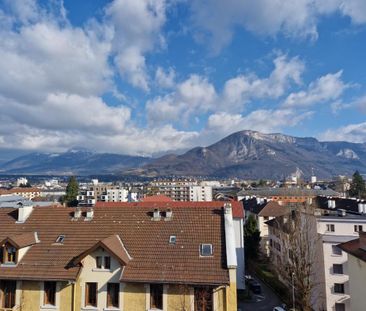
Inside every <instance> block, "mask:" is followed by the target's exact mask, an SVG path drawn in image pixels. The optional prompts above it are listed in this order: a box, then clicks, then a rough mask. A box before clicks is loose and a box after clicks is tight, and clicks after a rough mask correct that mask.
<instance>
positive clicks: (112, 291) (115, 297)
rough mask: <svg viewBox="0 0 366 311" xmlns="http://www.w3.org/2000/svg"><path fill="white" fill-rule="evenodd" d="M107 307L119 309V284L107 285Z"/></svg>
mask: <svg viewBox="0 0 366 311" xmlns="http://www.w3.org/2000/svg"><path fill="white" fill-rule="evenodd" d="M107 307H108V308H109V307H114V308H119V283H108V284H107Z"/></svg>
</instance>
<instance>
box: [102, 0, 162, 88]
mask: <svg viewBox="0 0 366 311" xmlns="http://www.w3.org/2000/svg"><path fill="white" fill-rule="evenodd" d="M106 15H107V19H108V20H109V21H110V22H111V25H112V27H113V28H114V32H115V33H114V37H113V49H114V51H115V53H116V56H115V63H116V65H117V67H118V69H119V72H120V74H121V76H122V77H126V78H127V80H128V81H129V82H130V83H131V84H132V85H133V86H136V87H139V88H141V89H143V90H145V91H147V90H148V89H149V77H148V74H147V68H146V58H145V53H147V52H150V51H151V50H152V49H153V48H154V47H156V46H161V45H162V44H163V42H164V38H163V37H162V35H161V28H162V27H163V25H164V23H165V21H166V1H165V0H140V1H136V0H114V1H113V2H112V3H111V4H110V5H109V6H108V7H107V8H106Z"/></svg>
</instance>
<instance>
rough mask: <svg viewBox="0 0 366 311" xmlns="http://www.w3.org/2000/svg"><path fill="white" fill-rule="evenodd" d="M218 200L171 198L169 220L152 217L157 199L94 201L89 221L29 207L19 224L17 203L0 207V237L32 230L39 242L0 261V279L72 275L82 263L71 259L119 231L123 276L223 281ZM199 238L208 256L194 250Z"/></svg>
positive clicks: (67, 212) (168, 280)
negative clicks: (15, 259) (9, 261)
mask: <svg viewBox="0 0 366 311" xmlns="http://www.w3.org/2000/svg"><path fill="white" fill-rule="evenodd" d="M218 203H220V202H218ZM218 203H215V204H212V203H210V204H205V203H204V202H202V204H197V203H196V204H188V206H187V205H184V202H182V203H179V204H177V205H176V204H171V206H169V208H170V209H171V210H172V212H173V217H172V218H171V220H170V221H165V220H164V219H162V220H160V221H152V220H151V218H152V213H153V210H154V208H156V206H155V205H156V204H155V203H146V202H145V203H144V202H140V203H130V204H126V205H125V208H120V205H121V203H118V204H117V205H115V206H113V204H106V205H104V206H97V207H96V208H95V209H94V218H93V219H92V220H91V221H84V216H82V218H81V219H79V220H72V218H73V209H71V208H66V207H61V206H57V207H52V208H47V207H34V208H33V212H32V214H31V215H30V217H29V218H28V219H27V220H26V222H25V223H22V224H18V223H16V218H17V210H16V209H12V208H2V209H0V223H1V226H0V241H1V240H3V239H5V238H6V237H8V236H15V235H20V234H23V233H26V232H35V231H37V232H38V238H39V240H40V242H39V243H37V244H34V245H33V246H31V248H30V249H29V250H28V251H27V253H26V254H25V255H24V257H23V258H22V260H21V262H20V263H18V264H17V265H16V266H15V267H11V268H10V267H0V279H20V280H21V279H23V280H75V279H76V278H77V276H78V273H79V271H80V269H81V267H80V266H79V265H77V266H75V265H72V262H73V259H75V258H76V257H78V256H80V253H81V252H83V251H87V250H89V249H90V248H92V247H93V246H94V245H96V244H97V243H98V242H101V241H104V242H103V243H105V244H106V245H109V247H111V248H112V247H113V246H112V245H113V244H114V242H115V239H114V242H113V241H111V240H109V238H110V237H111V236H113V235H118V236H119V237H120V238H121V240H122V242H123V245H124V247H125V248H126V250H127V251H128V253H129V255H130V256H131V258H132V259H131V260H130V261H129V262H128V263H127V265H126V266H124V269H123V274H122V277H121V280H122V281H125V282H129V281H130V282H161V283H186V284H212V285H220V284H227V283H228V282H229V274H228V270H227V269H226V247H225V232H224V230H225V229H224V226H223V209H222V203H220V204H218ZM165 204H166V203H159V204H158V205H159V209H160V210H161V211H166V209H167V206H166V205H165ZM137 206H139V208H136V207H137ZM182 206H184V207H185V208H181V207H182ZM197 207H200V208H197ZM83 214H85V210H84V213H83ZM61 234H62V235H65V240H64V242H63V243H62V244H61V245H60V244H58V243H55V241H56V239H57V237H58V236H59V235H61ZM171 235H175V236H176V243H175V244H170V243H169V237H170V236H171ZM201 243H211V244H212V245H213V250H214V255H213V256H212V257H200V256H199V247H200V244H201ZM115 252H116V253H117V252H119V251H118V250H117V251H115Z"/></svg>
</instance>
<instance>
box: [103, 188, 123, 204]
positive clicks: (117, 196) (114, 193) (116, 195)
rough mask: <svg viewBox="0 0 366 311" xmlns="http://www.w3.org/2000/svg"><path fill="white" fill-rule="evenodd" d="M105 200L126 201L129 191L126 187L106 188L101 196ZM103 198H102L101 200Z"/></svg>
mask: <svg viewBox="0 0 366 311" xmlns="http://www.w3.org/2000/svg"><path fill="white" fill-rule="evenodd" d="M101 199H102V201H105V202H128V201H129V191H128V190H127V189H123V188H122V189H107V193H106V194H105V195H102V196H101ZM103 199H104V200H103Z"/></svg>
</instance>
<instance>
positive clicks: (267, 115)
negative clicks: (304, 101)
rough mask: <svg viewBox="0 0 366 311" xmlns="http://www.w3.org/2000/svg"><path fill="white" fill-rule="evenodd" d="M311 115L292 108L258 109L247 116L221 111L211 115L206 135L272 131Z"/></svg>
mask: <svg viewBox="0 0 366 311" xmlns="http://www.w3.org/2000/svg"><path fill="white" fill-rule="evenodd" d="M311 115H312V112H306V113H296V112H295V111H294V110H291V109H278V110H265V109H258V110H255V111H253V112H251V113H249V114H248V115H245V116H244V115H242V114H230V113H227V112H220V113H215V114H212V115H210V116H209V118H208V122H207V127H206V129H205V131H206V135H210V133H213V134H215V135H217V134H219V135H220V136H222V137H223V136H225V135H228V134H231V133H233V132H236V131H242V130H256V131H260V132H264V133H272V132H276V131H280V130H282V129H284V128H285V127H292V126H296V125H298V124H299V123H300V122H301V121H302V120H304V119H306V118H308V117H310V116H311Z"/></svg>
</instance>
